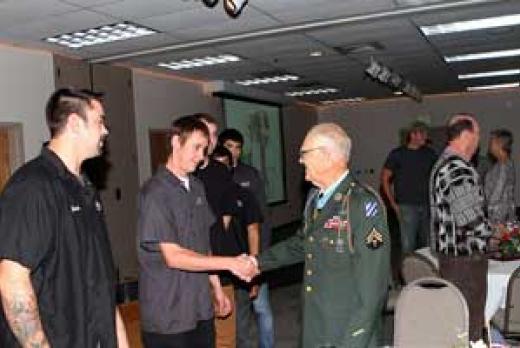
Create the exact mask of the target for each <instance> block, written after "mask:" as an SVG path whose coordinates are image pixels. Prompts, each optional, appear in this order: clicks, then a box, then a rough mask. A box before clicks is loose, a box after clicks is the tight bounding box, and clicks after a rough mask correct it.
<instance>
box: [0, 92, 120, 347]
mask: <svg viewBox="0 0 520 348" xmlns="http://www.w3.org/2000/svg"><path fill="white" fill-rule="evenodd" d="M99 97H100V96H99V95H95V94H92V93H90V92H86V91H78V90H73V89H60V90H58V91H56V92H55V93H54V94H53V95H52V96H51V98H50V99H49V101H48V103H47V108H46V114H47V115H46V116H47V125H48V126H49V129H50V133H51V140H50V142H49V143H48V145H47V146H46V147H44V148H43V150H42V153H41V155H40V156H38V157H37V158H36V159H34V160H32V161H30V162H29V163H27V164H25V165H24V166H22V167H21V168H20V169H19V170H18V171H17V172H16V173H15V174H14V175H13V177H12V178H11V180H10V181H9V183H8V184H7V186H6V187H5V190H4V192H3V194H2V196H1V198H0V240H1V242H0V294H1V298H2V306H3V311H0V347H6V348H7V347H17V346H19V345H20V346H23V347H53V348H70V347H85V348H92V347H101V348H105V347H116V346H119V347H128V342H127V340H126V333H125V330H124V325H123V323H122V320H121V318H120V316H119V313H118V311H117V309H116V304H115V294H114V289H115V284H116V279H115V271H114V266H113V263H112V255H111V251H110V245H109V241H108V236H107V231H106V226H105V222H104V217H103V209H102V205H101V201H100V200H99V197H98V195H97V193H96V191H95V190H94V188H93V187H92V185H91V184H90V183H89V181H88V179H87V178H86V177H84V176H82V174H81V170H80V169H81V164H82V163H83V161H84V160H86V159H87V158H91V157H95V156H98V155H99V154H100V152H101V149H102V146H103V141H104V139H105V137H106V135H107V134H108V131H107V129H106V128H105V124H104V111H103V106H102V105H101V102H100V99H99Z"/></svg>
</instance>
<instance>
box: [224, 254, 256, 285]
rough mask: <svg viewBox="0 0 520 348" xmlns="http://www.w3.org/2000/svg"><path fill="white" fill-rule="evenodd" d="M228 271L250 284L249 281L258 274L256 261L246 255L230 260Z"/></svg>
mask: <svg viewBox="0 0 520 348" xmlns="http://www.w3.org/2000/svg"><path fill="white" fill-rule="evenodd" d="M229 271H230V272H231V273H233V274H234V275H236V276H237V277H238V278H240V279H242V280H243V281H246V282H250V281H251V279H253V278H254V277H255V276H256V275H258V274H259V273H260V270H259V269H258V264H257V262H256V259H255V258H254V257H253V256H248V255H246V254H242V255H240V256H237V257H234V258H232V259H231V261H230V265H229Z"/></svg>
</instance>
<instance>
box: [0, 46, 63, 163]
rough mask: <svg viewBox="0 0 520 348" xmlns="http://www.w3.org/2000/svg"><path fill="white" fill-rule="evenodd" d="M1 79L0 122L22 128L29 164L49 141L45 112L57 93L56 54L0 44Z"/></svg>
mask: <svg viewBox="0 0 520 348" xmlns="http://www.w3.org/2000/svg"><path fill="white" fill-rule="evenodd" d="M0 77H1V78H0V122H7V123H20V124H21V125H22V129H23V130H22V133H23V147H24V151H23V155H24V158H23V160H25V161H27V160H29V159H31V158H33V157H35V156H36V155H38V154H39V153H40V150H41V146H42V144H43V142H45V141H47V140H48V139H49V132H48V130H47V126H46V124H45V113H44V109H45V103H46V101H47V98H48V97H49V95H50V94H51V93H52V91H53V90H54V71H53V59H52V55H51V54H50V53H46V52H41V51H33V50H26V49H21V48H15V47H10V46H1V45H0Z"/></svg>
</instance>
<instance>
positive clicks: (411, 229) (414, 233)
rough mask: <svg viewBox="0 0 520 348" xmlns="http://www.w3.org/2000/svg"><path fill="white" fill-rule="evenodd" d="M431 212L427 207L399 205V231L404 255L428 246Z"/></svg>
mask: <svg viewBox="0 0 520 348" xmlns="http://www.w3.org/2000/svg"><path fill="white" fill-rule="evenodd" d="M429 215H430V212H429V210H428V207H427V206H423V205H411V204H399V230H400V232H401V251H402V253H403V254H406V253H409V252H412V251H414V250H415V249H418V248H422V247H425V246H428V239H429V236H430V232H429V231H430V216H429Z"/></svg>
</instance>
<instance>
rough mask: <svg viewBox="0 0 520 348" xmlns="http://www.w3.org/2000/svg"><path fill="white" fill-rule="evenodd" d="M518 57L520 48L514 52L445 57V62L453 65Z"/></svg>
mask: <svg viewBox="0 0 520 348" xmlns="http://www.w3.org/2000/svg"><path fill="white" fill-rule="evenodd" d="M516 56H520V48H516V49H512V50H501V51H490V52H480V53H470V54H460V55H456V56H448V57H444V60H445V61H446V62H447V63H453V62H466V61H470V60H479V59H496V58H508V57H516Z"/></svg>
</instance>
